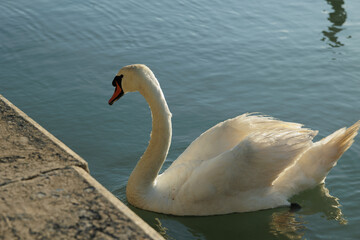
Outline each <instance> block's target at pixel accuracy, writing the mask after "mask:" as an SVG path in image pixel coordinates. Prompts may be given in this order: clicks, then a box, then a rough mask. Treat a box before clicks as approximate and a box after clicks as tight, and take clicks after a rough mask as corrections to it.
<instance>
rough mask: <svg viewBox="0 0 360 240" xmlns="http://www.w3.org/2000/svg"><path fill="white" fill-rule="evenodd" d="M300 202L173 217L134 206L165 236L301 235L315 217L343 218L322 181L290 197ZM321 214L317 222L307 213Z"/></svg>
mask: <svg viewBox="0 0 360 240" xmlns="http://www.w3.org/2000/svg"><path fill="white" fill-rule="evenodd" d="M292 202H297V203H299V204H300V205H301V206H302V209H301V210H300V211H298V212H289V209H288V208H275V209H270V210H263V211H256V212H249V213H236V214H228V215H219V216H209V217H176V216H171V215H165V214H158V213H152V212H148V211H144V210H140V209H137V208H134V207H132V206H131V205H130V208H131V209H133V210H134V211H135V212H136V213H137V214H138V215H140V216H141V217H142V218H144V219H145V220H146V221H147V222H148V223H149V224H150V225H151V226H152V227H153V228H154V229H156V230H157V231H158V232H160V233H161V235H162V236H163V237H164V238H165V239H174V238H173V237H172V236H178V237H179V238H181V239H194V238H195V239H241V238H248V239H270V238H273V237H276V238H281V239H283V238H285V239H292V240H296V239H303V238H304V237H305V234H306V232H307V228H308V226H310V225H317V224H318V223H319V221H321V222H324V220H323V219H326V220H325V221H337V222H338V223H339V224H342V225H343V224H346V223H347V221H346V219H345V217H344V216H343V213H342V212H341V209H340V206H341V205H340V203H339V199H338V198H336V197H334V196H331V195H330V194H329V190H328V189H327V188H326V187H325V185H324V184H321V185H318V186H317V187H315V188H314V189H311V190H308V191H305V192H303V193H301V194H299V195H297V196H295V197H294V198H293V199H292ZM314 215H321V217H323V218H321V219H320V220H316V221H317V222H316V223H315V222H313V221H311V219H309V217H308V216H314Z"/></svg>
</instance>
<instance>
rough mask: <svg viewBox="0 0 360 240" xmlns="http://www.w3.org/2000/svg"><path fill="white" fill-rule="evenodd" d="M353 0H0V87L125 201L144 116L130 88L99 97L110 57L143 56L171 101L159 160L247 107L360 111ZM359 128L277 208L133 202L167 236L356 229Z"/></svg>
mask: <svg viewBox="0 0 360 240" xmlns="http://www.w3.org/2000/svg"><path fill="white" fill-rule="evenodd" d="M359 9H360V2H359V1H356V0H346V1H342V0H323V1H309V0H307V1H295V0H290V1H285V2H279V1H275V0H266V1H265V0H260V1H235V0H229V1H226V2H224V1H205V0H199V1H182V0H175V1H164V0H159V1H134V0H130V1H114V0H104V1H79V0H75V1H69V0H65V1H60V2H59V1H48V0H33V1H24V0H17V1H10V0H3V1H1V3H0V12H1V14H0V40H1V41H0V56H1V58H0V66H1V71H0V93H1V94H3V95H4V96H5V97H7V98H8V99H9V100H10V101H12V102H13V103H14V104H16V105H17V106H18V107H19V108H21V109H22V110H23V111H25V112H26V113H27V114H28V115H30V116H31V117H32V118H33V119H35V120H36V121H38V122H39V123H40V124H41V125H42V126H44V127H45V128H46V129H48V130H49V131H50V132H51V133H53V134H54V135H55V136H56V137H58V138H59V139H60V140H61V141H63V142H64V143H65V144H67V145H68V146H69V147H71V148H72V149H73V150H74V151H76V152H77V153H78V154H80V155H81V156H82V157H83V158H85V159H86V160H87V161H88V162H89V167H90V170H91V173H92V175H93V176H94V177H95V178H96V179H97V180H98V181H99V182H101V183H102V184H103V185H104V186H105V187H107V188H108V189H109V190H110V191H112V192H113V193H114V194H115V195H116V196H117V197H119V198H120V199H121V200H123V201H124V202H126V197H125V186H126V183H127V179H128V176H129V174H130V172H131V170H132V169H133V167H134V166H135V164H136V162H137V160H138V159H139V157H140V156H141V155H142V153H143V151H144V150H145V148H146V146H147V143H148V140H149V133H150V128H151V117H150V112H149V108H148V106H147V105H146V102H145V101H144V99H143V98H142V97H141V95H140V94H131V95H130V94H128V95H126V96H125V97H123V98H122V99H121V101H119V102H117V103H116V104H115V105H114V106H112V107H109V106H108V105H107V100H108V99H109V98H110V97H111V95H112V92H113V87H112V86H111V81H112V79H113V77H114V75H115V74H116V73H117V71H118V70H119V69H120V67H122V66H124V65H128V64H132V63H143V64H146V65H148V66H149V67H150V68H151V69H152V70H153V72H154V73H155V75H156V76H157V78H158V79H159V81H160V84H161V86H162V88H163V91H164V94H165V96H166V98H167V101H168V104H169V106H170V110H171V112H172V113H173V128H174V129H173V131H174V132H173V142H172V146H171V149H170V154H169V158H168V160H167V161H166V163H165V166H164V168H166V167H167V166H168V165H169V164H170V163H171V162H172V161H173V160H175V159H176V157H177V156H178V155H179V154H180V153H182V152H183V151H184V149H185V148H186V147H187V146H188V145H189V143H190V142H191V141H192V140H194V139H195V138H196V137H197V136H198V135H200V134H201V133H202V132H203V131H205V130H206V129H208V128H210V127H211V126H213V125H214V124H216V123H218V122H220V121H223V120H225V119H228V118H231V117H235V116H237V115H239V114H242V113H245V112H262V113H264V114H268V115H271V116H274V117H276V118H279V119H282V120H286V121H296V122H300V123H303V124H305V126H306V127H309V128H313V129H318V130H319V131H320V132H319V137H318V138H317V139H320V138H321V137H324V136H326V135H328V134H330V133H331V132H333V131H335V130H337V129H338V128H340V127H343V126H349V125H350V124H353V123H354V122H355V121H357V120H358V119H360V71H359V66H360V57H359V56H360V15H359V14H358V10H359ZM359 156H360V139H359V137H358V139H357V142H356V143H355V144H354V145H353V146H352V148H351V149H350V150H348V152H346V154H344V156H343V157H342V159H341V160H340V162H339V164H338V165H337V166H336V167H335V168H334V169H333V170H332V171H331V173H330V174H329V176H328V178H327V180H326V184H325V185H322V186H319V187H317V188H315V189H311V190H309V191H306V192H304V193H301V194H299V195H297V196H295V197H294V198H293V199H292V201H296V202H298V203H299V204H301V205H302V206H303V209H302V210H301V211H299V212H297V213H289V212H288V211H287V209H273V210H265V211H258V212H252V213H241V214H230V215H224V216H212V217H173V216H167V215H163V214H156V213H151V212H147V211H142V210H138V209H134V208H133V207H132V209H133V210H134V211H135V212H136V213H137V214H139V215H140V216H141V217H142V218H143V219H145V221H147V222H148V223H149V224H150V225H151V226H153V227H154V228H155V229H156V230H158V231H159V232H160V233H161V234H163V235H164V236H165V237H167V238H170V239H240V238H241V239H340V238H341V239H357V238H360V230H359V228H358V226H359V224H360V217H359V216H360V210H359V207H358V205H359V199H360V191H359V185H360V177H359V176H360V175H359V172H360V163H359V161H360V159H359Z"/></svg>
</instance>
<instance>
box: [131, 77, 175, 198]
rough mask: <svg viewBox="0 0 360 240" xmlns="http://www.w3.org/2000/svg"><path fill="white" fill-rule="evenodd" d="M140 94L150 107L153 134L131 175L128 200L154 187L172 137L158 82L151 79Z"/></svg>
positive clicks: (168, 115)
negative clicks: (130, 196)
mask: <svg viewBox="0 0 360 240" xmlns="http://www.w3.org/2000/svg"><path fill="white" fill-rule="evenodd" d="M154 78H155V77H154ZM154 80H155V81H154ZM139 92H140V93H141V94H142V95H143V96H144V98H145V99H146V101H147V102H148V104H149V106H150V110H151V117H152V132H151V135H150V142H149V145H148V147H147V149H146V151H145V153H144V154H143V156H142V157H141V158H140V160H139V162H138V163H137V165H136V167H135V169H134V170H133V172H132V174H131V175H130V178H129V181H128V185H127V195H128V198H129V195H139V194H140V195H142V194H145V192H147V190H149V188H151V187H152V186H153V184H154V181H155V179H156V177H157V175H158V173H159V171H160V169H161V167H162V165H163V163H164V161H165V159H166V156H167V154H168V151H169V148H170V143H171V135H172V128H171V113H170V110H169V108H168V105H167V103H166V100H165V97H164V94H163V92H162V90H161V88H160V85H159V84H158V82H157V80H156V79H151V81H148V82H147V86H146V87H145V88H142V89H141V90H140V91H139ZM128 200H130V199H128ZM130 201H131V200H130Z"/></svg>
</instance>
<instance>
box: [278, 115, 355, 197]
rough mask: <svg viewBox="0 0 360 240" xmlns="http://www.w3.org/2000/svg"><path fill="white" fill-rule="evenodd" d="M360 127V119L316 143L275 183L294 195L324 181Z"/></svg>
mask: <svg viewBox="0 0 360 240" xmlns="http://www.w3.org/2000/svg"><path fill="white" fill-rule="evenodd" d="M359 129H360V121H358V122H356V123H355V124H354V125H352V126H351V127H349V128H341V129H339V130H337V131H336V132H334V133H332V134H331V135H329V136H327V137H325V138H323V139H321V140H320V141H318V142H316V143H314V144H313V146H311V147H310V148H309V149H308V150H307V151H306V152H305V153H304V154H303V155H302V156H300V158H299V159H298V160H297V161H296V162H295V164H294V165H292V166H291V167H289V168H288V169H287V170H286V171H285V172H284V173H283V175H281V176H279V178H278V179H276V180H275V181H274V183H273V184H274V185H277V187H278V188H279V189H280V190H282V191H284V192H285V193H287V194H288V195H289V196H292V195H294V194H296V193H299V192H301V191H303V190H305V189H308V188H312V187H315V186H316V185H317V184H319V183H321V182H323V181H324V180H325V178H326V176H327V174H328V173H329V171H330V170H331V169H332V168H333V167H334V166H335V165H336V163H337V161H338V160H339V158H340V157H341V156H342V155H343V153H344V152H345V151H346V150H348V149H349V147H350V146H351V145H352V143H353V142H354V138H355V137H356V135H357V134H358V131H359Z"/></svg>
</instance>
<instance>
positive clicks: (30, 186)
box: [0, 94, 163, 239]
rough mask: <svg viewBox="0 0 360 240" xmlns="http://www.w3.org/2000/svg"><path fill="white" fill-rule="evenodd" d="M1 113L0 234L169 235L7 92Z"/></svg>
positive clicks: (52, 236)
mask: <svg viewBox="0 0 360 240" xmlns="http://www.w3.org/2000/svg"><path fill="white" fill-rule="evenodd" d="M0 114H1V115H0V239H163V237H162V236H161V235H160V234H159V233H158V232H156V231H155V230H154V229H153V228H151V227H150V226H149V225H148V224H147V223H146V222H145V221H144V220H142V219H141V218H140V217H139V216H137V215H136V214H135V213H134V212H133V211H131V210H130V209H129V208H128V207H127V206H126V205H125V204H124V203H122V202H121V201H120V200H119V199H118V198H116V197H115V196H114V195H113V194H112V193H110V192H109V191H108V190H107V189H106V188H105V187H103V186H102V185H101V184H100V183H99V182H97V181H96V180H95V179H94V178H93V177H92V176H90V175H89V169H88V164H87V162H86V161H85V160H84V159H83V158H81V157H80V156H79V155H78V154H76V153H75V152H74V151H72V150H71V149H70V148H69V147H67V146H66V145H65V144H64V143H62V142H61V141H60V140H58V139H57V138H56V137H54V136H53V135H52V134H51V133H49V132H48V131H47V130H45V129H44V128H43V127H41V126H40V125H39V124H38V123H37V122H35V121H34V120H33V119H31V118H30V117H29V116H27V115H26V114H25V113H24V112H23V111H21V110H20V109H19V108H17V107H16V106H15V105H14V104H12V103H11V102H10V101H8V100H7V99H6V98H5V97H3V96H2V95H1V94H0ZM43 218H45V219H43ZM46 218H48V219H46Z"/></svg>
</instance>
